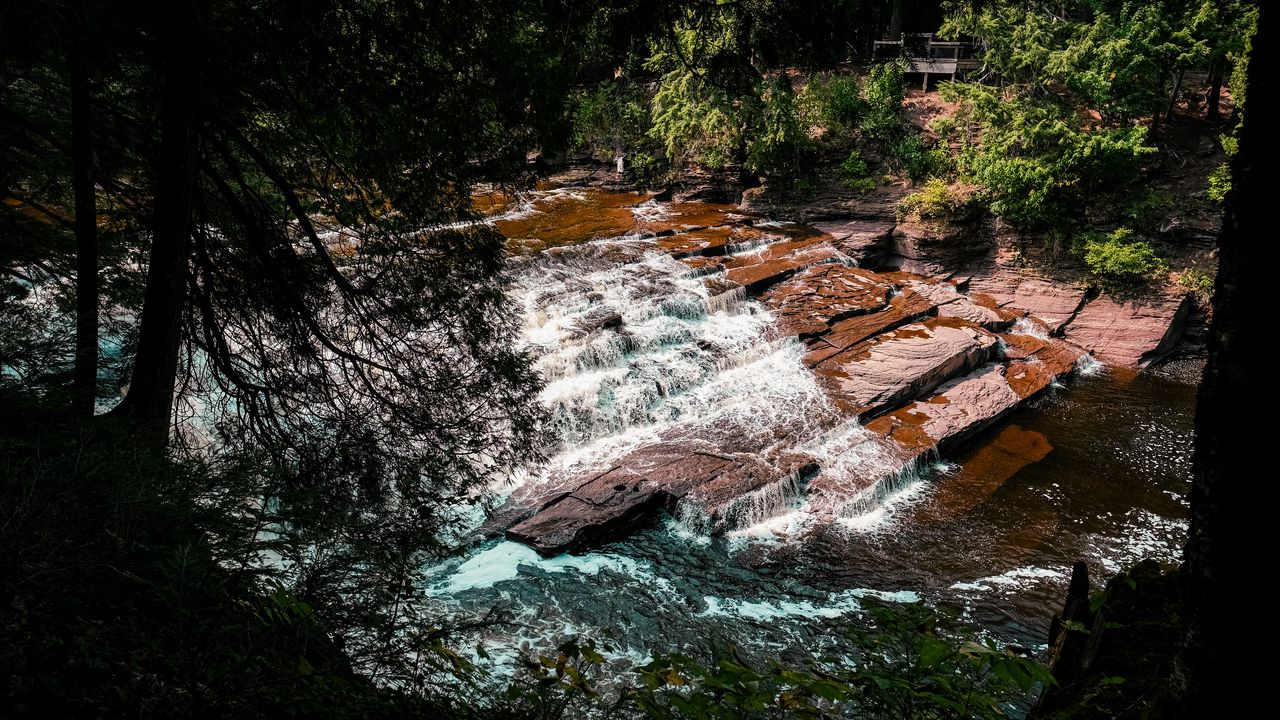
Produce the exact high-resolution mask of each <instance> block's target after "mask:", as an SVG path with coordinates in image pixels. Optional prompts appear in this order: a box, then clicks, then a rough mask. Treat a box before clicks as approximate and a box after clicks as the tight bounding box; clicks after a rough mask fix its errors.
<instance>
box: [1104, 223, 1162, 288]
mask: <svg viewBox="0 0 1280 720" xmlns="http://www.w3.org/2000/svg"><path fill="white" fill-rule="evenodd" d="M1084 263H1085V265H1087V266H1088V267H1089V272H1090V273H1091V274H1092V275H1093V276H1094V277H1095V278H1097V279H1098V280H1100V281H1102V282H1103V283H1104V284H1111V285H1136V284H1139V283H1142V282H1144V281H1147V280H1151V279H1152V278H1153V277H1155V275H1156V274H1157V273H1160V272H1163V271H1164V270H1165V269H1166V267H1167V266H1166V265H1165V262H1164V260H1162V259H1161V258H1160V257H1159V256H1158V255H1156V251H1155V249H1154V248H1152V247H1151V245H1150V244H1148V243H1146V242H1143V241H1141V240H1135V239H1134V238H1133V231H1132V230H1130V229H1128V228H1120V229H1119V230H1116V231H1115V232H1113V233H1111V234H1110V235H1107V236H1106V237H1105V238H1097V237H1088V238H1087V239H1086V240H1085V242H1084Z"/></svg>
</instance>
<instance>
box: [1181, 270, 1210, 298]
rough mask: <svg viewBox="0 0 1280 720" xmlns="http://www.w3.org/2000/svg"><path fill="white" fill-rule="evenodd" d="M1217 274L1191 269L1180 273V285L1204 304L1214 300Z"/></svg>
mask: <svg viewBox="0 0 1280 720" xmlns="http://www.w3.org/2000/svg"><path fill="white" fill-rule="evenodd" d="M1216 277H1217V273H1215V272H1214V271H1212V270H1204V269H1201V268H1197V267H1189V268H1186V269H1185V270H1183V271H1182V272H1180V273H1178V285H1180V286H1182V287H1184V288H1186V289H1187V290H1190V291H1191V293H1192V294H1194V295H1195V296H1196V299H1197V300H1199V301H1200V302H1201V303H1202V304H1204V305H1208V304H1209V301H1210V300H1212V299H1213V283H1214V280H1215V279H1216Z"/></svg>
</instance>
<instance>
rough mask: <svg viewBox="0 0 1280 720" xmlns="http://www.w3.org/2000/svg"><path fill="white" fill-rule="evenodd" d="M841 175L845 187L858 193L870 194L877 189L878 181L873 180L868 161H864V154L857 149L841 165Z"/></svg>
mask: <svg viewBox="0 0 1280 720" xmlns="http://www.w3.org/2000/svg"><path fill="white" fill-rule="evenodd" d="M840 175H841V177H843V178H844V184H845V187H847V188H849V189H850V190H854V191H856V192H858V193H868V192H871V191H872V190H874V189H875V187H876V181H875V180H873V179H872V178H871V172H870V171H869V170H868V169H867V161H866V160H863V159H862V153H861V152H859V151H858V150H857V148H854V150H853V152H851V153H849V157H847V158H845V159H844V162H842V163H840Z"/></svg>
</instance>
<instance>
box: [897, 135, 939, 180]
mask: <svg viewBox="0 0 1280 720" xmlns="http://www.w3.org/2000/svg"><path fill="white" fill-rule="evenodd" d="M891 151H892V152H893V156H894V158H896V159H897V161H898V163H899V164H900V165H901V166H902V169H903V171H905V172H906V173H907V177H909V178H911V181H912V182H919V181H920V180H921V179H922V178H926V177H928V176H930V175H941V174H943V173H946V172H947V171H948V170H950V168H951V154H950V153H949V152H947V149H946V148H945V147H936V148H928V147H926V146H925V144H924V141H923V140H921V139H920V136H919V135H914V134H912V135H907V136H905V137H903V138H902V139H901V140H899V141H898V142H896V143H894V144H893V145H892V147H891Z"/></svg>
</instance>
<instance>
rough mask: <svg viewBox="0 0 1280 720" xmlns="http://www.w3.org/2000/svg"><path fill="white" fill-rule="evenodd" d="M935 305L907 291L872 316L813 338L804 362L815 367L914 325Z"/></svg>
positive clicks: (838, 324)
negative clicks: (908, 325)
mask: <svg viewBox="0 0 1280 720" xmlns="http://www.w3.org/2000/svg"><path fill="white" fill-rule="evenodd" d="M933 308H934V305H933V302H932V301H930V300H929V299H928V298H926V297H924V296H923V295H921V294H919V293H917V292H915V291H913V290H903V291H901V292H899V293H898V294H897V295H894V296H893V297H892V298H890V300H889V306H888V307H886V308H885V309H883V310H881V311H880V312H876V313H871V314H869V315H856V316H854V317H849V318H844V319H842V320H837V321H835V322H833V323H831V329H830V330H829V331H828V332H827V333H825V334H823V335H822V336H820V337H816V338H810V339H809V342H808V346H809V351H808V352H807V353H805V356H804V362H805V364H806V365H808V366H809V367H815V366H817V365H818V364H820V363H822V362H823V361H825V360H827V359H828V358H831V357H833V356H835V355H838V354H839V353H841V352H843V351H845V350H847V349H848V348H851V347H853V346H854V345H857V344H858V343H861V342H865V341H866V340H868V339H870V338H872V337H875V336H876V335H879V334H880V333H883V332H886V331H888V330H892V329H894V328H897V327H900V326H902V325H905V324H907V323H909V322H914V321H916V320H919V319H921V318H923V317H924V316H925V315H928V314H929V313H930V312H932V311H933Z"/></svg>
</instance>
